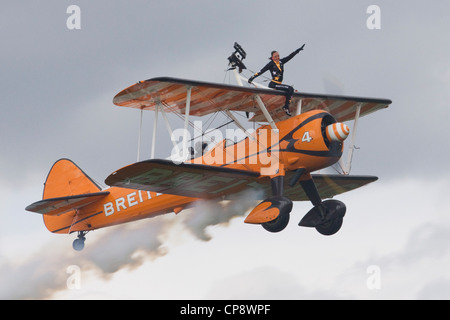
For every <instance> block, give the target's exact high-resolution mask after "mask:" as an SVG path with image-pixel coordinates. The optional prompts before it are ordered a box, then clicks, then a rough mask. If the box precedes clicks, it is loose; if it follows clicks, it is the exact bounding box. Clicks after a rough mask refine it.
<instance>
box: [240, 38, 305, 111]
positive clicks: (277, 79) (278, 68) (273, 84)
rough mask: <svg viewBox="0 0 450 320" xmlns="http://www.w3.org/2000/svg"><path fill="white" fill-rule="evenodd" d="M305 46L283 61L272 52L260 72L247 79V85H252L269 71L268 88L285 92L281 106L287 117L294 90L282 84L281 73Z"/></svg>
mask: <svg viewBox="0 0 450 320" xmlns="http://www.w3.org/2000/svg"><path fill="white" fill-rule="evenodd" d="M304 47H305V45H303V46H302V47H301V48H298V49H297V50H295V51H294V52H292V53H291V54H290V55H288V56H287V57H284V58H283V59H280V54H279V53H278V52H277V51H272V55H271V57H270V58H269V59H270V62H269V63H268V64H266V65H265V66H264V68H262V69H261V71H259V72H257V73H255V74H254V75H253V76H251V77H250V79H248V83H252V81H253V80H254V79H255V78H256V77H258V76H260V75H262V74H263V73H264V72H266V71H267V70H270V73H271V74H272V81H270V83H269V88H272V89H277V90H282V91H285V92H286V103H285V104H284V106H283V110H284V112H286V114H287V115H288V116H291V113H290V111H289V103H290V101H291V98H292V95H293V94H294V88H292V87H291V86H288V85H286V84H282V82H283V72H284V64H285V63H287V62H288V61H289V60H291V59H292V58H293V57H294V56H295V55H297V53H299V52H300V51H302V50H303V48H304Z"/></svg>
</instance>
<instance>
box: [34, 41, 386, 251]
mask: <svg viewBox="0 0 450 320" xmlns="http://www.w3.org/2000/svg"><path fill="white" fill-rule="evenodd" d="M235 49H236V52H235V53H233V55H232V56H231V57H230V58H229V61H230V64H231V68H230V70H233V71H234V73H235V76H236V80H237V81H238V84H239V85H238V86H233V85H225V84H215V83H206V82H198V81H191V80H182V79H174V78H154V79H149V80H145V81H140V82H138V83H136V84H134V85H132V86H130V87H128V88H126V89H125V90H123V91H121V92H120V93H118V94H117V95H116V96H115V97H114V100H113V103H114V104H115V105H118V106H122V107H132V108H136V109H139V110H141V116H142V112H143V111H144V110H151V111H154V112H155V126H154V128H153V129H154V136H153V148H152V158H154V143H155V134H156V119H157V118H158V117H157V116H158V114H159V113H161V114H162V116H163V118H164V120H166V125H167V126H168V129H169V132H170V133H171V134H172V135H173V133H174V132H173V131H172V129H171V128H170V125H169V123H168V121H167V117H166V113H167V112H170V113H178V114H181V115H183V116H184V117H185V128H184V130H182V131H181V132H182V134H181V136H180V137H181V138H182V141H181V146H180V143H178V144H176V143H175V142H176V141H175V140H176V139H174V138H173V139H172V141H173V142H174V149H173V150H175V151H174V152H172V156H171V158H169V159H150V160H145V161H139V147H138V161H137V162H136V163H133V164H131V165H129V166H126V167H124V168H121V169H119V170H117V171H115V172H113V173H112V174H111V175H110V176H109V177H107V178H106V180H105V183H106V184H107V185H109V186H110V188H108V189H105V190H102V189H101V188H100V187H99V186H98V185H97V184H96V183H95V182H94V181H92V180H91V179H90V178H89V177H88V176H87V175H86V174H85V173H84V172H83V171H82V170H81V169H80V168H78V167H77V166H76V165H75V164H74V163H73V162H72V161H70V160H68V159H61V160H58V161H57V162H56V163H55V164H54V165H53V167H52V168H51V170H50V172H49V174H48V176H47V180H46V182H45V187H44V193H43V200H41V201H38V202H35V203H33V204H31V205H29V206H28V207H27V208H26V210H28V211H32V212H37V213H40V214H42V215H43V217H44V223H45V225H46V227H47V229H48V230H49V231H51V232H53V233H61V234H70V233H73V232H78V237H77V239H76V240H75V241H74V245H73V246H74V249H76V250H81V249H83V247H84V241H85V235H86V233H87V232H89V231H91V230H95V229H99V228H104V227H108V226H112V225H117V224H121V223H125V222H130V221H135V220H139V219H144V218H149V217H154V216H157V215H161V214H165V213H169V212H175V213H176V214H178V213H179V212H180V211H182V210H183V209H185V208H188V207H190V206H192V205H193V204H194V203H195V202H196V201H198V200H200V199H228V198H229V197H230V196H231V195H233V194H237V193H240V192H243V191H244V190H246V189H258V190H261V192H260V194H261V199H260V200H262V202H261V203H260V204H258V205H257V206H256V207H255V208H254V209H253V210H252V211H251V212H250V213H249V214H248V216H247V217H246V219H245V222H246V223H251V224H261V225H262V226H263V227H264V229H266V230H268V231H270V232H279V231H281V230H283V229H284V228H285V227H286V226H287V224H288V222H289V217H290V212H291V210H292V201H308V200H309V201H311V203H312V205H313V208H312V209H311V210H310V211H309V212H308V213H307V214H306V215H305V216H304V217H303V219H301V221H300V223H299V225H300V226H304V227H314V228H316V229H317V231H318V232H320V233H322V234H324V235H332V234H334V233H336V232H337V231H338V230H339V229H340V228H341V225H342V221H343V217H344V215H345V212H346V207H345V205H344V204H343V203H342V202H341V201H338V200H332V199H329V200H323V199H327V198H332V197H334V196H336V195H338V194H341V193H344V192H347V191H350V190H353V189H356V188H359V187H361V186H363V185H366V184H368V183H370V182H373V181H376V180H377V179H378V178H377V177H374V176H351V175H349V171H350V164H351V158H352V152H353V141H351V144H350V147H349V152H348V154H347V160H348V161H347V163H345V164H344V163H343V161H342V160H341V156H342V155H343V151H344V148H343V145H344V140H345V139H346V138H347V137H348V135H349V128H348V126H347V125H345V124H344V123H343V122H345V121H350V120H353V121H354V124H353V135H352V139H354V136H355V131H356V125H357V121H358V119H359V118H360V117H362V116H365V115H368V114H370V113H372V112H375V111H377V110H380V109H383V108H386V107H388V106H389V105H390V104H391V103H392V102H391V101H390V100H386V99H372V98H357V97H346V96H331V95H317V94H307V93H295V94H294V96H293V99H292V101H291V110H296V114H295V115H294V116H292V117H288V116H286V114H285V113H284V112H283V111H282V110H281V106H282V105H283V104H284V100H285V97H284V93H283V92H280V91H276V90H272V89H269V88H265V87H263V86H261V85H254V86H257V87H244V86H242V82H241V79H245V78H243V77H242V76H241V75H240V71H242V69H243V68H245V66H244V65H243V63H242V60H243V58H245V52H244V51H243V50H242V48H240V46H239V45H237V44H235ZM237 69H239V72H238V71H237ZM216 112H223V113H225V114H226V115H227V116H228V117H229V118H230V119H232V121H233V122H234V123H235V124H236V125H237V126H238V127H239V128H240V129H241V130H242V132H244V133H245V135H246V136H245V138H244V139H243V140H241V141H238V142H235V141H233V139H231V141H230V139H223V140H222V141H217V139H216V141H215V144H213V145H212V146H211V147H209V146H208V147H206V148H205V145H206V143H203V144H202V145H201V147H199V148H196V149H197V150H193V148H190V149H189V148H188V143H189V140H188V135H189V132H188V130H187V128H188V125H189V116H199V117H201V116H205V115H208V114H211V113H216ZM233 112H245V113H246V114H247V118H248V115H249V114H250V113H252V114H253V117H252V118H250V119H249V120H250V121H254V122H257V123H261V122H263V123H264V122H265V123H266V124H265V125H262V126H260V127H259V128H258V129H257V130H256V131H253V132H249V131H248V130H246V129H245V128H244V126H243V125H242V124H241V123H240V122H239V121H238V119H237V118H236V116H235V114H236V113H233ZM141 120H142V118H141ZM141 123H142V122H141ZM202 141H203V140H202ZM188 150H190V151H191V152H189V151H188ZM335 163H338V164H339V165H340V166H341V169H342V171H343V173H342V174H318V173H314V172H315V171H318V170H320V169H323V168H327V167H329V166H331V165H333V164H335Z"/></svg>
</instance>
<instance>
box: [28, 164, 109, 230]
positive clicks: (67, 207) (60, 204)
mask: <svg viewBox="0 0 450 320" xmlns="http://www.w3.org/2000/svg"><path fill="white" fill-rule="evenodd" d="M108 194H109V192H108V191H105V192H101V188H100V187H99V186H98V185H97V184H96V183H95V182H94V181H92V180H91V178H89V177H88V176H87V175H86V174H85V173H84V172H83V171H82V170H81V169H80V168H79V167H78V166H77V165H76V164H75V163H73V162H72V161H71V160H68V159H60V160H58V161H56V162H55V164H54V165H53V167H52V168H51V169H50V172H49V174H48V176H47V180H46V181H45V186H44V195H43V197H42V198H43V200H41V201H37V202H35V203H33V204H30V205H29V206H28V207H26V208H25V210H27V211H31V212H36V213H40V214H43V215H44V222H45V224H46V226H47V229H49V230H50V231H51V232H56V233H68V232H69V233H70V231H71V226H72V225H73V223H74V221H75V220H74V217H75V216H76V211H77V209H80V208H82V207H84V206H87V205H88V204H91V203H93V202H95V201H98V200H100V199H102V198H103V197H105V196H107V195H108Z"/></svg>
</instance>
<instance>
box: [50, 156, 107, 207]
mask: <svg viewBox="0 0 450 320" xmlns="http://www.w3.org/2000/svg"><path fill="white" fill-rule="evenodd" d="M100 191H101V188H100V187H99V186H98V185H97V184H96V183H95V182H94V181H92V179H91V178H89V177H88V176H87V175H86V174H85V173H84V172H83V171H82V170H81V169H80V168H79V167H78V166H77V165H76V164H75V163H73V162H72V161H71V160H69V159H60V160H58V161H56V162H55V164H54V165H53V167H52V168H51V169H50V172H49V173H48V176H47V180H46V181H45V187H44V195H43V197H42V199H49V198H57V197H67V196H74V195H80V194H86V193H96V192H100Z"/></svg>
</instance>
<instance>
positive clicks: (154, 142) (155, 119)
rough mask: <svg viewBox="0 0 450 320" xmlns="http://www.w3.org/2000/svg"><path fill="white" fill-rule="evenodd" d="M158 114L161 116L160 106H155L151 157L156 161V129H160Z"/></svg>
mask: <svg viewBox="0 0 450 320" xmlns="http://www.w3.org/2000/svg"><path fill="white" fill-rule="evenodd" d="M158 114H159V104H157V105H156V106H155V118H154V119H153V137H152V153H151V155H150V159H155V149H156V129H157V127H158Z"/></svg>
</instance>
